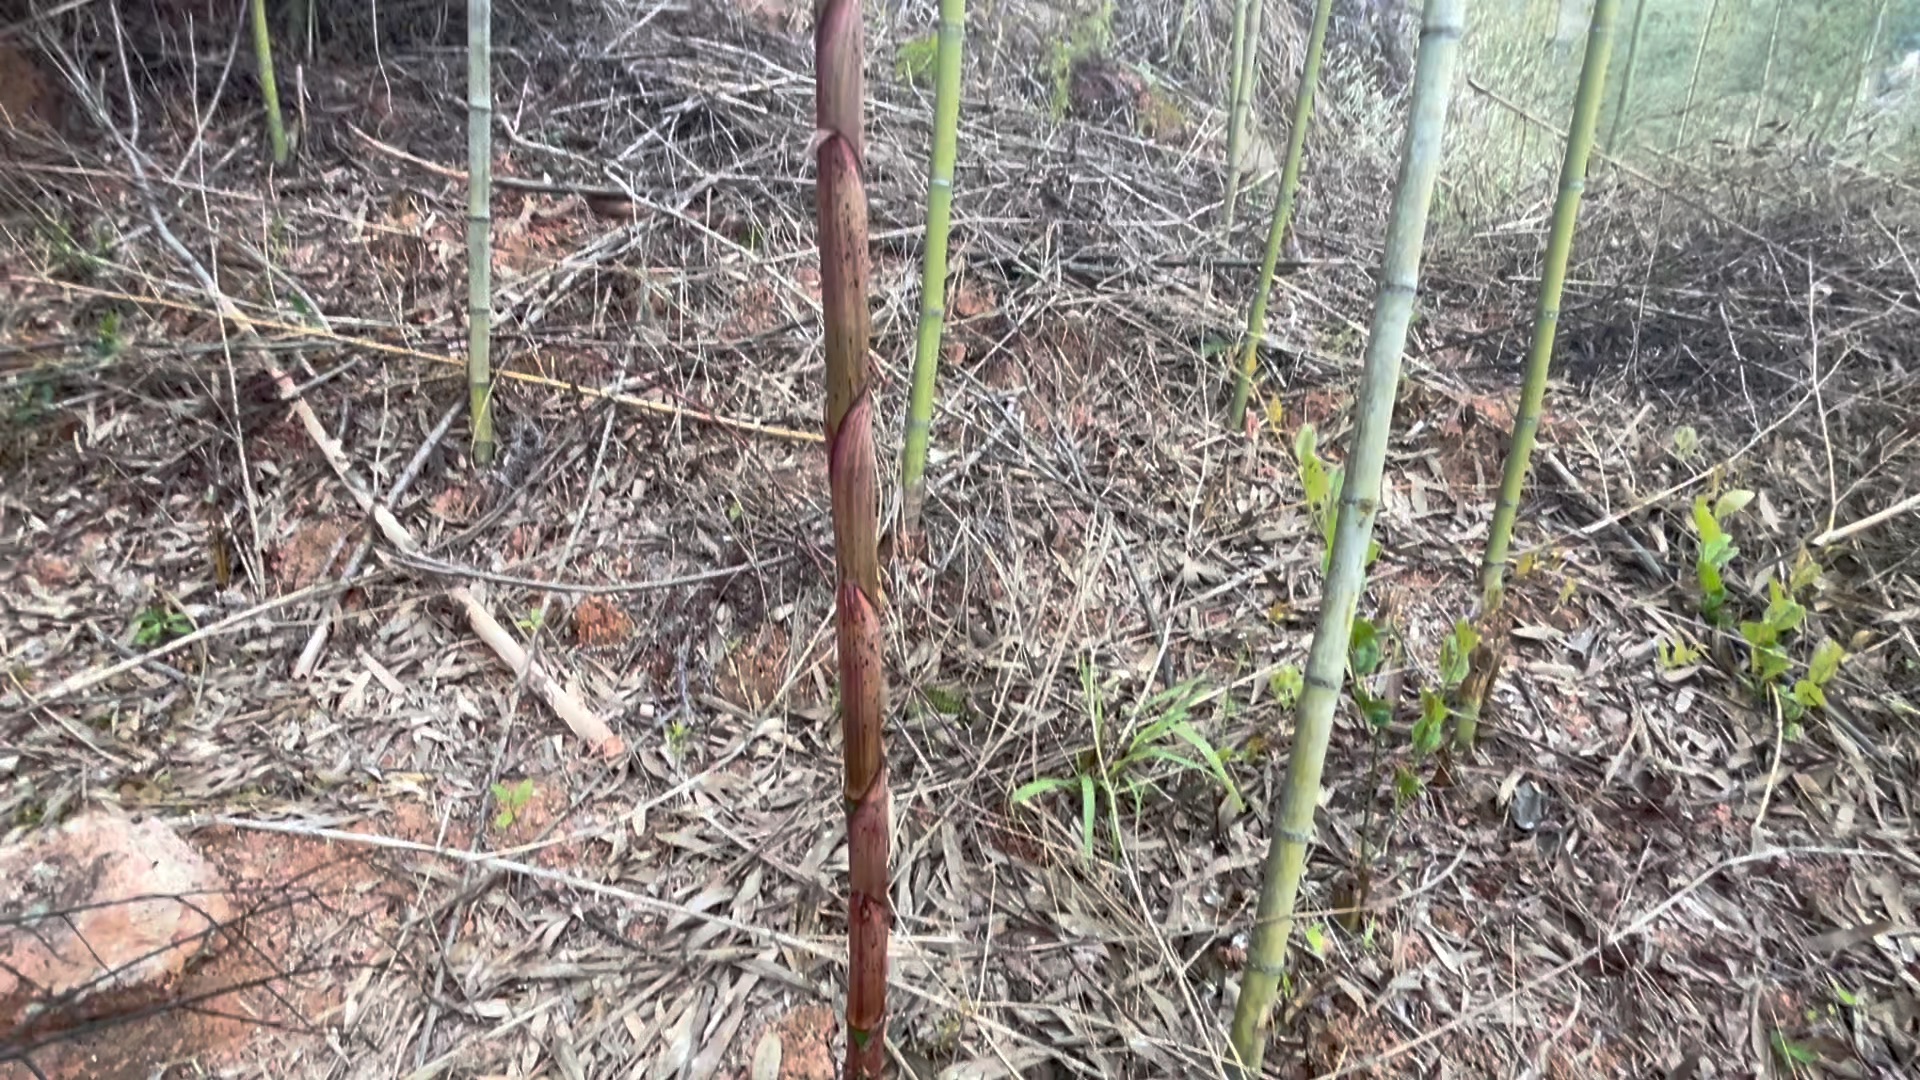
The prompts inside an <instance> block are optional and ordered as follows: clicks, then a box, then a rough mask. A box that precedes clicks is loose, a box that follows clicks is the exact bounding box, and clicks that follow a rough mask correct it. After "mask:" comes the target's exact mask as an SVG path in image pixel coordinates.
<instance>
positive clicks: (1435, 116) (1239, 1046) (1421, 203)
mask: <svg viewBox="0 0 1920 1080" xmlns="http://www.w3.org/2000/svg"><path fill="white" fill-rule="evenodd" d="M1463 7H1464V2H1463V0H1426V5H1425V10H1424V12H1423V13H1422V15H1421V28H1420V53H1419V58H1418V60H1417V61H1416V63H1415V68H1414V82H1413V98H1412V106H1411V108H1412V114H1411V116H1410V117H1409V118H1408V121H1407V131H1406V136H1405V139H1404V141H1403V142H1402V144H1401V150H1400V178H1399V182H1398V184H1397V185H1396V187H1395V189H1394V196H1393V208H1392V215H1391V217H1390V218H1389V219H1388V223H1387V237H1386V250H1385V256H1384V259H1383V261H1382V264H1381V273H1380V289H1379V293H1378V294H1377V296H1376V297H1375V300H1374V308H1373V322H1372V326H1371V327H1370V329H1369V336H1368V341H1367V354H1366V362H1365V367H1364V369H1363V371H1362V373H1361V376H1360V387H1359V392H1358V395H1357V396H1356V398H1355V400H1354V413H1355V425H1354V432H1353V446H1352V450H1351V452H1350V454H1349V455H1348V458H1347V468H1346V480H1345V482H1344V483H1343V484H1342V485H1341V491H1340V506H1339V517H1338V521H1337V523H1336V524H1335V526H1334V535H1333V549H1332V552H1331V553H1330V558H1329V561H1328V569H1327V576H1326V585H1325V589H1324V591H1323V593H1322V595H1321V599H1320V622H1319V626H1318V627H1317V628H1316V629H1315V631H1314V635H1313V648H1312V650H1311V651H1310V652H1309V654H1308V657H1307V672H1306V687H1305V689H1304V691H1303V692H1302V693H1301V695H1300V702H1299V705H1298V706H1297V710H1298V711H1297V713H1296V719H1295V727H1294V737H1293V748H1292V751H1291V752H1290V753H1289V755H1288V758H1287V777H1286V787H1285V789H1284V793H1283V794H1282V796H1281V804H1280V810H1279V814H1278V815H1277V817H1276V819H1275V820H1274V822H1273V826H1272V839H1271V840H1270V841H1269V843H1268V847H1267V859H1266V868H1265V871H1264V876H1263V878H1262V881H1261V884H1260V902H1259V906H1258V907H1257V908H1256V909H1255V918H1254V930H1253V942H1252V945H1251V947H1250V948H1249V950H1248V954H1247V968H1246V974H1245V976H1244V977H1243V981H1242V983H1241V988H1240V1000H1239V1003H1238V1004H1237V1005H1236V1006H1235V1008H1234V1013H1233V1050H1234V1054H1235V1056H1236V1057H1237V1058H1238V1061H1239V1069H1240V1074H1241V1075H1242V1076H1245V1077H1252V1076H1258V1075H1259V1074H1260V1061H1261V1058H1262V1057H1263V1056H1264V1055H1265V1052H1266V1043H1267V1033H1268V1027H1269V1025H1270V1024H1271V1022H1272V1013H1273V1000H1274V994H1275V992H1276V991H1277V990H1278V989H1279V986H1280V978H1281V973H1282V965H1283V964H1284V962H1285V960H1286V952H1287V939H1288V938H1289V937H1290V936H1291V935H1292V932H1293V908H1294V901H1295V899H1296V897H1297V896H1298V895H1299V891H1300V879H1301V876H1302V873H1303V872H1304V871H1305V869H1306V863H1307V848H1308V846H1309V845H1310V844H1311V843H1312V842H1313V812H1314V807H1315V805H1316V804H1317V803H1318V802H1319V800H1320V771H1321V767H1322V766H1323V765H1324V764H1325V762H1326V756H1327V741H1328V738H1329V737H1330V735H1331V734H1332V731H1333V713H1334V707H1335V706H1336V705H1337V704H1338V702H1339V698H1340V691H1341V687H1342V684H1343V682H1344V681H1345V675H1346V666H1347V648H1348V645H1349V643H1350V639H1351V637H1352V634H1353V617H1354V612H1355V610H1356V609H1357V608H1358V607H1359V603H1360V594H1361V592H1362V591H1363V589H1364V588H1365V586H1366V557H1367V548H1368V546H1369V545H1370V544H1371V543H1372V539H1373V521H1374V517H1375V515H1376V514H1377V513H1378V512H1379V508H1380V485H1381V475H1382V473H1383V472H1384V471H1385V466H1386V456H1387V435H1388V433H1389V429H1390V428H1391V426H1392V423H1393V401H1394V395H1395V392H1396V390H1397V389H1398V387H1399V383H1400V354H1401V352H1402V351H1403V350H1404V349H1405V348H1406V342H1407V327H1408V325H1409V324H1410V323H1411V322H1412V320H1413V304H1414V298H1415V296H1416V294H1417V292H1418V289H1419V281H1420V256H1421V253H1422V249H1423V248H1424V241H1425V236H1426V229H1427V212H1428V210H1429V208H1430V207H1431V205H1432V202H1433V188H1434V182H1435V180H1436V179H1437V178H1438V176H1439V172H1440V158H1441V150H1442V147H1443V143H1444V140H1445V135H1446V126H1447V103H1448V100H1449V99H1450V98H1451V97H1452V95H1453V76H1454V68H1455V65H1456V62H1457V60H1458V57H1459V52H1460V34H1461V12H1462V9H1463Z"/></svg>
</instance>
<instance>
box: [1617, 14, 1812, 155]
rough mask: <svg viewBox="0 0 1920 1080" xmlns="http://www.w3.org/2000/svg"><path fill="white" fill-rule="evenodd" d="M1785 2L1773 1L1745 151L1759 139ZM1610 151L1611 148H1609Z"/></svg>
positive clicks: (1778, 43) (1770, 86)
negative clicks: (1770, 26) (1761, 119)
mask: <svg viewBox="0 0 1920 1080" xmlns="http://www.w3.org/2000/svg"><path fill="white" fill-rule="evenodd" d="M1786 11H1787V0H1773V27H1772V29H1770V30H1768V31H1767V63H1766V67H1764V68H1762V69H1761V72H1760V93H1759V94H1757V95H1755V97H1754V99H1753V123H1751V124H1749V125H1748V126H1747V142H1746V146H1747V149H1749V150H1751V149H1752V148H1753V142H1754V140H1755V139H1758V138H1759V137H1760V118H1761V116H1763V115H1764V114H1765V112H1766V108H1767V95H1768V94H1769V93H1771V92H1772V90H1773V58H1774V56H1775V55H1777V54H1778V52H1779V49H1780V16H1782V15H1784V14H1786ZM1609 149H1611V146H1609Z"/></svg>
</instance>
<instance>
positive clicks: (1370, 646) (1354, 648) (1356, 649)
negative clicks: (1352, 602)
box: [1347, 619, 1380, 679]
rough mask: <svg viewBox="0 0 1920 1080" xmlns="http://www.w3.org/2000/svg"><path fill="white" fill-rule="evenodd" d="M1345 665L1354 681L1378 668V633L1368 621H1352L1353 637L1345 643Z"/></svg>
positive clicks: (1371, 622) (1370, 621)
mask: <svg viewBox="0 0 1920 1080" xmlns="http://www.w3.org/2000/svg"><path fill="white" fill-rule="evenodd" d="M1347 663H1348V665H1349V666H1350V667H1352V669H1353V676H1354V678H1356V679H1364V678H1366V677H1367V676H1369V675H1371V674H1373V673H1374V672H1375V671H1376V670H1378V669H1379V667H1380V631H1379V629H1378V628H1377V627H1375V626H1374V625H1373V621H1372V620H1370V619H1355V620H1353V636H1352V637H1351V638H1349V639H1348V643H1347Z"/></svg>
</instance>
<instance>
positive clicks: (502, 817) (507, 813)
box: [493, 810, 513, 832]
mask: <svg viewBox="0 0 1920 1080" xmlns="http://www.w3.org/2000/svg"><path fill="white" fill-rule="evenodd" d="M511 828H513V811H511V810H502V811H500V812H499V813H497V814H495V815H493V829H494V831H495V832H505V831H506V830H508V829H511Z"/></svg>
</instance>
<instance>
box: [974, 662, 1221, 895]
mask: <svg viewBox="0 0 1920 1080" xmlns="http://www.w3.org/2000/svg"><path fill="white" fill-rule="evenodd" d="M1080 687H1081V693H1082V696H1083V699H1084V704H1085V707H1086V711H1087V720H1088V723H1089V724H1090V726H1091V728H1092V733H1093V745H1091V746H1090V747H1088V748H1087V749H1086V750H1083V751H1082V752H1081V753H1080V754H1079V755H1077V756H1076V757H1075V759H1074V775H1072V776H1043V777H1040V778H1039V779H1037V780H1031V781H1028V782H1027V783H1025V784H1022V785H1020V786H1019V787H1018V788H1015V789H1014V791H1013V793H1012V795H1011V796H1009V799H1008V801H1009V802H1010V803H1011V804H1012V805H1014V806H1021V805H1024V804H1026V803H1030V802H1032V801H1034V800H1035V799H1038V798H1040V797H1041V796H1044V795H1050V794H1055V793H1065V794H1068V795H1076V796H1078V799H1079V803H1080V845H1081V854H1082V856H1083V857H1084V858H1086V859H1087V860H1088V861H1089V862H1091V861H1092V859H1093V853H1094V835H1095V832H1096V831H1097V827H1098V821H1099V816H1100V810H1101V808H1102V807H1103V806H1104V807H1105V808H1106V810H1107V812H1108V815H1109V823H1110V826H1111V829H1112V833H1113V842H1114V847H1115V849H1116V850H1118V848H1119V846H1120V817H1119V812H1120V805H1121V801H1122V799H1123V797H1124V798H1126V799H1130V800H1131V802H1132V804H1133V813H1134V816H1135V817H1138V816H1139V814H1140V811H1141V808H1142V806H1143V804H1144V802H1145V799H1146V796H1147V794H1148V793H1149V792H1151V791H1157V790H1159V789H1160V788H1161V786H1162V784H1163V782H1164V773H1163V772H1161V771H1160V770H1159V769H1158V768H1157V767H1160V766H1172V767H1173V768H1174V770H1175V772H1176V773H1198V774H1201V775H1204V776H1207V777H1210V778H1211V779H1212V780H1213V781H1215V782H1216V783H1218V784H1219V785H1220V786H1221V788H1222V789H1224V790H1225V791H1226V793H1227V797H1228V798H1229V799H1230V800H1231V801H1232V805H1233V806H1234V808H1235V809H1238V808H1240V807H1242V806H1244V805H1245V803H1244V801H1243V800H1242V799H1241V797H1240V789H1239V788H1238V787H1236V786H1235V785H1234V782H1233V777H1232V776H1230V775H1229V774H1228V772H1227V767H1226V760H1225V758H1224V757H1223V756H1222V754H1221V753H1220V752H1219V751H1218V750H1216V749H1215V748H1214V746H1213V743H1212V742H1210V741H1209V740H1208V739H1207V737H1206V736H1205V735H1202V734H1201V733H1200V730H1199V729H1198V728H1196V727H1194V725H1193V722H1192V720H1191V719H1190V717H1191V715H1192V711H1193V706H1194V705H1195V703H1197V702H1198V701H1199V699H1200V698H1201V697H1203V696H1204V694H1205V691H1204V689H1203V688H1202V687H1201V685H1200V680H1198V679H1192V680H1189V681H1187V682H1184V683H1181V684H1180V685H1178V686H1175V687H1172V688H1170V689H1167V690H1163V691H1161V692H1160V693H1158V694H1156V695H1154V696H1153V697H1151V698H1149V699H1148V700H1147V701H1145V702H1144V703H1142V704H1141V705H1139V706H1138V707H1137V708H1135V709H1134V710H1133V713H1132V716H1131V717H1130V718H1129V720H1128V723H1127V725H1126V726H1125V727H1124V728H1123V729H1122V730H1120V731H1113V730H1111V729H1110V728H1109V725H1108V717H1107V704H1106V698H1105V696H1104V695H1103V694H1102V692H1101V690H1100V687H1099V684H1098V682H1097V681H1096V679H1095V675H1094V670H1093V664H1092V662H1091V661H1090V660H1089V661H1085V662H1083V663H1082V664H1081V666H1080Z"/></svg>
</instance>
